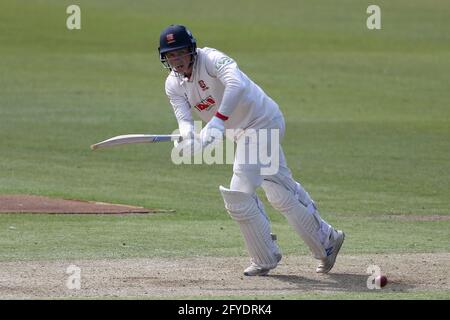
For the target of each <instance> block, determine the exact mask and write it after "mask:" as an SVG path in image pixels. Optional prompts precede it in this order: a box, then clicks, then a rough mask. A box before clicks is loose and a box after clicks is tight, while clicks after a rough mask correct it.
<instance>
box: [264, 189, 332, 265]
mask: <svg viewBox="0 0 450 320" xmlns="http://www.w3.org/2000/svg"><path fill="white" fill-rule="evenodd" d="M262 187H263V189H264V191H265V193H266V196H267V199H268V200H269V202H270V203H271V204H272V206H273V207H274V208H275V209H277V210H278V211H280V212H281V213H283V215H284V216H285V217H286V218H287V220H288V222H289V224H290V225H291V226H293V227H294V229H295V231H297V233H298V234H299V235H300V237H301V238H302V239H303V241H304V242H305V243H306V244H307V245H308V247H309V249H310V250H311V252H312V253H313V255H314V257H315V258H316V259H323V258H325V257H326V256H327V255H326V252H325V248H324V246H323V245H322V242H321V238H322V237H321V234H322V230H321V219H320V217H319V216H318V213H314V214H313V213H310V212H308V210H307V208H306V207H305V206H304V205H302V203H300V201H299V199H298V198H297V197H296V196H295V195H294V193H293V192H291V191H288V190H287V189H286V188H285V187H283V186H281V185H279V184H277V183H274V182H272V181H267V180H264V182H263V183H262Z"/></svg>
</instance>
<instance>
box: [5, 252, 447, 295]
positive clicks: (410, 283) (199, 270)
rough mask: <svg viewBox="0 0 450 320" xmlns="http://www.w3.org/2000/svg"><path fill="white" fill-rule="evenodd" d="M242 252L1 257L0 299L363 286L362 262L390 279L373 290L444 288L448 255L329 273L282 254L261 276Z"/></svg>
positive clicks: (381, 259)
mask: <svg viewBox="0 0 450 320" xmlns="http://www.w3.org/2000/svg"><path fill="white" fill-rule="evenodd" d="M247 264H248V259H247V258H243V257H226V258H222V257H221V258H219V257H192V258H176V259H175V258H173V259H169V258H167V259H162V258H154V259H124V260H92V261H90V260H83V261H30V262H25V261H22V262H1V263H0V298H1V299H41V298H81V297H92V298H106V299H107V298H114V297H118V298H126V297H133V298H146V299H155V298H162V299H172V298H183V297H192V296H194V297H205V298H208V297H214V296H219V297H223V296H230V295H232V296H245V297H248V298H252V297H254V296H258V295H279V296H280V298H282V297H283V295H291V294H302V293H336V292H369V291H377V290H369V289H367V285H366V282H367V278H368V274H366V271H367V267H368V266H369V265H372V264H375V265H378V266H379V267H380V268H381V271H382V273H384V274H386V275H387V277H388V281H389V283H388V285H387V286H386V287H384V288H382V289H381V291H378V292H417V291H422V292H426V291H449V292H450V280H449V275H450V273H449V270H450V253H436V254H379V255H376V254H375V255H358V256H352V255H342V256H339V257H338V261H337V263H336V266H335V267H334V269H333V270H332V272H331V273H330V274H328V275H320V274H316V273H315V272H314V269H315V267H316V261H315V260H314V259H313V258H311V257H310V256H290V257H283V260H282V261H281V263H280V265H279V266H278V267H277V268H276V269H274V270H272V272H271V273H270V275H269V276H267V277H244V276H243V275H242V271H243V269H244V268H245V267H246V266H247ZM70 265H76V266H77V267H79V268H80V276H81V289H79V290H77V289H71V290H70V289H68V288H67V286H66V283H67V281H68V279H69V276H70V274H67V273H66V271H67V268H68V267H69V266H70Z"/></svg>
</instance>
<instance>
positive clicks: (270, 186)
mask: <svg viewBox="0 0 450 320" xmlns="http://www.w3.org/2000/svg"><path fill="white" fill-rule="evenodd" d="M262 187H263V189H264V192H265V193H266V196H267V200H269V202H270V204H271V205H272V206H273V207H274V208H275V209H277V210H279V211H283V212H286V211H288V210H289V209H290V208H291V207H292V205H293V198H294V195H293V194H292V192H290V191H288V190H287V189H286V188H285V187H283V186H282V185H279V184H277V183H275V182H272V181H268V180H264V181H263V183H262Z"/></svg>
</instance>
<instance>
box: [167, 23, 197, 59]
mask: <svg viewBox="0 0 450 320" xmlns="http://www.w3.org/2000/svg"><path fill="white" fill-rule="evenodd" d="M183 48H189V51H190V53H191V54H192V61H191V63H192V64H193V63H194V59H195V55H196V54H197V41H196V40H195V38H194V36H193V35H192V33H191V31H189V29H187V28H186V27H185V26H182V25H179V24H172V25H170V26H168V27H167V28H166V29H164V30H163V31H162V32H161V35H160V36H159V47H158V51H159V59H160V60H161V62H162V63H163V64H164V65H165V66H166V67H169V68H170V66H169V65H168V63H167V59H166V57H165V55H166V53H167V52H170V51H174V50H178V49H183Z"/></svg>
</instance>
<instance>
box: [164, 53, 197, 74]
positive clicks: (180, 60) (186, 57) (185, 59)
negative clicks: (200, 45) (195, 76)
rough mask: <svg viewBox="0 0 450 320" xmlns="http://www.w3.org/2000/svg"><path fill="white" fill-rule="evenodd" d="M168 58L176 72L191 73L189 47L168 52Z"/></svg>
mask: <svg viewBox="0 0 450 320" xmlns="http://www.w3.org/2000/svg"><path fill="white" fill-rule="evenodd" d="M166 59H167V61H168V62H169V64H170V66H171V67H172V69H174V70H175V71H176V72H178V73H181V74H184V75H190V74H191V72H192V66H190V64H191V52H190V51H189V49H188V48H184V49H179V50H174V51H170V52H167V53H166Z"/></svg>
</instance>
